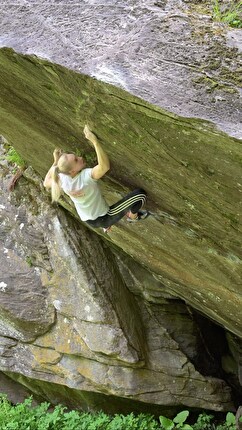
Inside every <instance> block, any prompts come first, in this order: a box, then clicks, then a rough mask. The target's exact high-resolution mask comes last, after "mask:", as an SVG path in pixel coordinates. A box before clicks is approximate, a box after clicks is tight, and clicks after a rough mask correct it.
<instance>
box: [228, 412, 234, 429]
mask: <svg viewBox="0 0 242 430" xmlns="http://www.w3.org/2000/svg"><path fill="white" fill-rule="evenodd" d="M226 424H227V425H228V426H231V425H234V424H235V416H234V414H233V413H232V412H228V413H227V415H226Z"/></svg>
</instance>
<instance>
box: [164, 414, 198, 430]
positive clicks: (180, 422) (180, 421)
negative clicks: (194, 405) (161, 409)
mask: <svg viewBox="0 0 242 430" xmlns="http://www.w3.org/2000/svg"><path fill="white" fill-rule="evenodd" d="M188 415H189V412H188V411H182V412H180V413H179V414H177V415H176V416H175V418H173V420H170V419H169V418H166V417H163V416H162V415H161V416H160V417H159V419H160V423H161V425H162V429H165V430H172V429H180V430H192V427H191V426H190V425H189V424H185V421H186V419H187V417H188Z"/></svg>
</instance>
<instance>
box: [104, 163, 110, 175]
mask: <svg viewBox="0 0 242 430" xmlns="http://www.w3.org/2000/svg"><path fill="white" fill-rule="evenodd" d="M105 168H106V172H105V173H107V172H108V171H109V170H110V162H109V161H108V162H107V164H106V167H105Z"/></svg>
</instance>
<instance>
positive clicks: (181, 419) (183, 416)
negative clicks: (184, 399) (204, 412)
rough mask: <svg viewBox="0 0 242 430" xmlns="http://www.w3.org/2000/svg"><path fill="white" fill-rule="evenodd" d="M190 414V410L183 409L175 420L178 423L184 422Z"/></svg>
mask: <svg viewBox="0 0 242 430" xmlns="http://www.w3.org/2000/svg"><path fill="white" fill-rule="evenodd" d="M188 415H189V412H188V411H182V412H180V413H179V414H177V416H176V417H175V418H174V420H173V422H174V423H176V424H183V423H184V422H185V421H186V419H187V417H188Z"/></svg>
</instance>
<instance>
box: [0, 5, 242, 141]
mask: <svg viewBox="0 0 242 430" xmlns="http://www.w3.org/2000/svg"><path fill="white" fill-rule="evenodd" d="M224 3H225V5H226V4H228V7H231V4H230V2H229V0H226V1H222V2H221V3H219V4H220V8H221V11H222V12H223V11H224ZM0 13H1V28H0V46H8V47H12V48H14V49H15V50H17V51H18V52H22V53H27V54H35V55H37V56H39V57H43V58H46V59H48V60H49V61H51V62H54V63H59V64H61V65H64V66H66V67H68V68H69V69H74V70H76V71H78V72H82V73H84V74H87V75H89V76H94V77H96V78H97V79H99V80H103V81H105V82H108V83H112V84H115V85H116V86H118V87H120V88H123V89H125V90H127V91H129V92H130V93H132V94H134V95H136V96H139V97H141V98H143V99H144V100H147V101H149V102H150V103H153V104H156V105H158V106H160V107H163V108H166V109H168V110H169V111H171V112H174V113H176V114H179V115H183V116H188V117H198V118H205V119H210V120H212V121H213V122H214V123H215V124H217V125H218V126H219V127H220V128H221V129H222V130H224V131H226V132H227V133H229V134H230V135H232V136H236V137H242V127H241V110H242V105H241V97H240V87H241V49H242V41H241V30H240V29H232V28H229V27H228V25H226V24H224V23H222V22H217V21H216V17H215V16H214V15H215V4H214V2H211V1H210V0H201V1H197V0H179V1H177V0H157V1H154V0H146V1H145V2H144V1H143V0H136V1H135V2H134V1H133V0H128V1H127V0H126V1H120V0H119V1H118V2H113V1H105V2H103V1H101V0H95V1H89V2H88V1H83V2H75V3H73V2H72V4H69V3H68V2H66V1H65V0H60V1H58V3H53V2H49V1H48V2H35V4H34V7H33V5H32V3H31V2H25V3H24V4H22V3H21V2H20V4H19V2H17V1H15V2H12V1H11V0H5V1H4V2H2V3H1V5H0Z"/></svg>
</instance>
